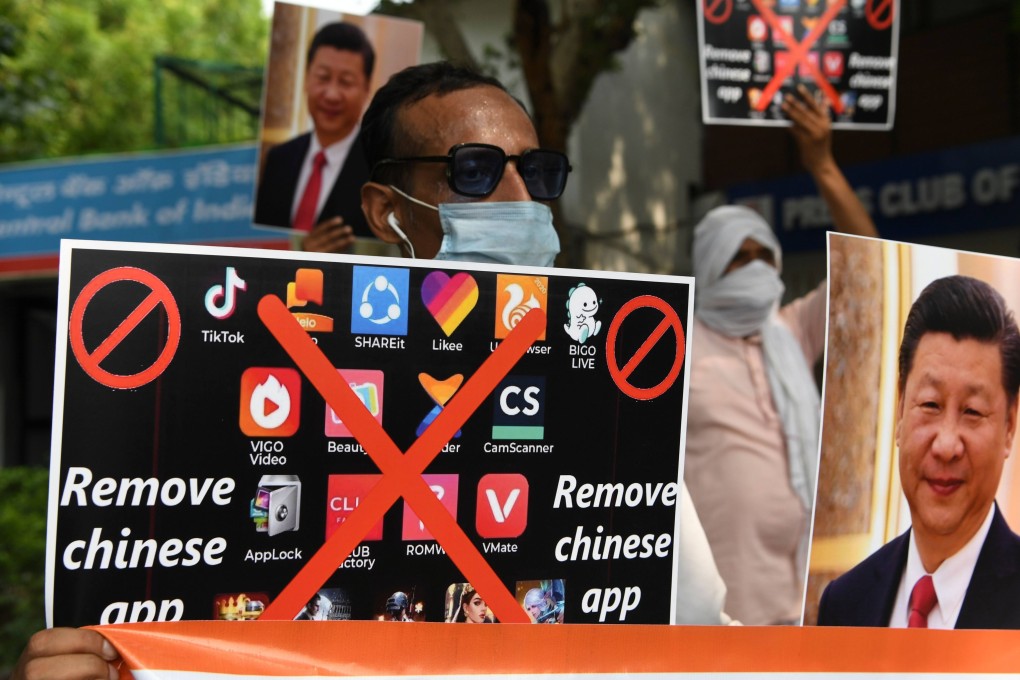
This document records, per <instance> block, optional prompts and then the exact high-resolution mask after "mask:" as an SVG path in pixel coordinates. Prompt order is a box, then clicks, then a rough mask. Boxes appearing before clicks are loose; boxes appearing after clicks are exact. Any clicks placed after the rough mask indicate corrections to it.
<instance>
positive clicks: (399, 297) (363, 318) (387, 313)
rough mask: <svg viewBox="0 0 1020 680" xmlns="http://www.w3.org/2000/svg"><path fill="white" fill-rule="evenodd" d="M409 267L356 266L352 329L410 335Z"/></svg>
mask: <svg viewBox="0 0 1020 680" xmlns="http://www.w3.org/2000/svg"><path fill="white" fill-rule="evenodd" d="M408 278H409V277H408V270H407V269H397V268H393V267H360V266H356V267H354V284H353V289H352V291H351V332H352V333H362V334H365V335H407V287H408Z"/></svg>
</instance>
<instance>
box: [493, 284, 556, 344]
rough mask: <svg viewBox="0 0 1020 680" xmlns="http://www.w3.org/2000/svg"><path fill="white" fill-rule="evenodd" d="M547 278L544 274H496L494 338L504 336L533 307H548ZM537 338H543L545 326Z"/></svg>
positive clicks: (544, 308) (545, 308)
mask: <svg viewBox="0 0 1020 680" xmlns="http://www.w3.org/2000/svg"><path fill="white" fill-rule="evenodd" d="M548 295H549V279H548V278H547V277H545V276H515V275H512V274H497V275H496V338H505V337H506V336H508V335H509V334H510V331H512V330H513V329H514V327H515V326H516V325H517V324H518V323H520V321H521V319H523V318H524V317H525V316H526V315H527V313H528V312H530V311H531V310H533V309H542V310H547V309H548V302H547V300H548ZM538 339H539V340H545V326H543V327H542V334H541V335H540V336H538Z"/></svg>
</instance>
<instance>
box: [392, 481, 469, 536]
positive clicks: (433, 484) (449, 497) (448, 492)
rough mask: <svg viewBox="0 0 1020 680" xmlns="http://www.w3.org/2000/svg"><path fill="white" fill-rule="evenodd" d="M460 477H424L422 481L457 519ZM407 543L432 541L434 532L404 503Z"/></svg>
mask: <svg viewBox="0 0 1020 680" xmlns="http://www.w3.org/2000/svg"><path fill="white" fill-rule="evenodd" d="M459 477H460V476H459V475H422V479H424V480H425V483H426V484H428V485H429V488H430V489H432V493H434V494H436V498H438V499H439V502H440V503H442V504H443V507H445V508H446V509H447V511H448V512H449V513H450V514H451V515H452V516H453V518H454V519H457V486H458V480H459ZM402 533H403V539H404V540H405V541H431V540H433V537H432V532H430V531H429V530H428V529H427V528H426V527H425V522H422V521H421V520H420V519H418V515H416V514H414V510H412V509H411V506H410V504H408V502H407V501H406V500H405V501H404V530H403V532H402Z"/></svg>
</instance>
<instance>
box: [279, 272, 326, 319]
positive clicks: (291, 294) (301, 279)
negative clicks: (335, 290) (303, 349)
mask: <svg viewBox="0 0 1020 680" xmlns="http://www.w3.org/2000/svg"><path fill="white" fill-rule="evenodd" d="M309 302H314V303H315V304H317V305H320V306H321V305H322V270H321V269H298V270H297V273H295V274H294V280H293V281H290V282H288V283H287V309H291V310H293V309H301V308H304V307H306V306H307V305H308V303H309ZM291 314H293V315H294V318H295V319H297V320H298V323H300V324H301V327H302V328H304V329H305V330H306V331H308V332H309V333H332V332H333V317H331V316H326V315H325V314H315V313H312V312H308V311H300V312H294V311H292V312H291Z"/></svg>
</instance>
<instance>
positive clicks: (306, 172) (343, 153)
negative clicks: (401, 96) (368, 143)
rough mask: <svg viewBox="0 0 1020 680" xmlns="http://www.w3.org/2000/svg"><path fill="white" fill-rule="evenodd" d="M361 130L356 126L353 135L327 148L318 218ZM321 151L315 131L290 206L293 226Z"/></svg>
mask: <svg viewBox="0 0 1020 680" xmlns="http://www.w3.org/2000/svg"><path fill="white" fill-rule="evenodd" d="M360 130H361V126H360V125H356V126H355V127H354V129H353V130H352V131H351V134H349V135H347V136H346V137H344V138H343V139H341V140H340V141H339V142H335V143H333V144H330V145H329V146H327V147H326V148H325V152H326V164H325V165H324V166H322V185H321V186H322V188H321V189H320V190H319V204H318V205H316V206H315V215H316V216H318V214H319V213H320V212H322V206H324V205H326V199H327V198H329V194H330V192H332V190H333V185H334V184H336V178H337V177H339V176H340V171H341V170H342V169H343V167H344V163H345V162H346V161H347V154H348V153H350V151H351V146H352V145H353V144H354V140H355V139H357V137H358V132H359V131H360ZM321 149H322V145H321V144H319V138H318V137H316V136H315V132H314V131H313V132H312V140H311V143H310V144H309V145H308V153H306V154H305V160H304V162H303V163H302V164H301V174H300V175H298V183H297V191H295V192H294V198H293V200H292V201H291V204H290V220H291V223H292V224H293V222H294V217H295V216H296V215H297V211H298V206H300V205H301V197H302V196H304V195H305V187H306V186H308V180H309V178H310V177H311V176H312V169H313V168H314V167H315V156H316V154H318V153H319V151H320V150H321ZM312 226H315V225H312Z"/></svg>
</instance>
